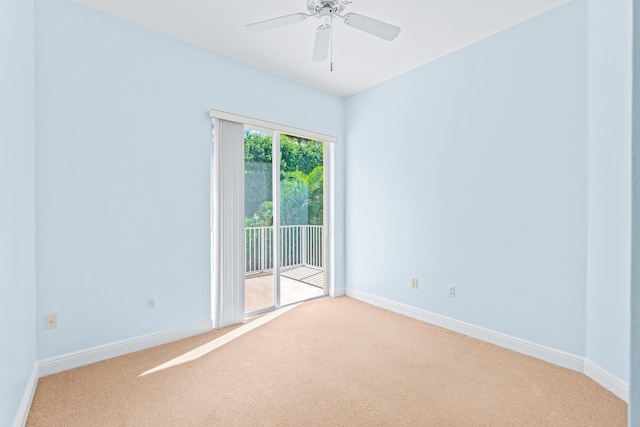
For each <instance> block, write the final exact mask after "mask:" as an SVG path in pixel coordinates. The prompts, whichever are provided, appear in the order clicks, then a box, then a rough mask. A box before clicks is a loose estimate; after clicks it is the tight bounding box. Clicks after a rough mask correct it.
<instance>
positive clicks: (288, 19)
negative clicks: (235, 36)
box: [244, 13, 307, 34]
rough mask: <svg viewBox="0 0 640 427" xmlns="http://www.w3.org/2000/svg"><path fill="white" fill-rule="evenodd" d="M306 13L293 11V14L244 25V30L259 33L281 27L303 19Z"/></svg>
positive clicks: (305, 17)
mask: <svg viewBox="0 0 640 427" xmlns="http://www.w3.org/2000/svg"><path fill="white" fill-rule="evenodd" d="M305 19H307V15H306V14H304V13H294V14H293V15H286V16H281V17H279V18H273V19H267V20H266V21H260V22H256V23H254V24H249V25H245V26H244V28H245V30H247V31H249V32H250V33H254V34H255V33H261V32H262V31H267V30H272V29H274V28H278V27H282V26H283V25H289V24H295V23H296V22H300V21H304V20H305Z"/></svg>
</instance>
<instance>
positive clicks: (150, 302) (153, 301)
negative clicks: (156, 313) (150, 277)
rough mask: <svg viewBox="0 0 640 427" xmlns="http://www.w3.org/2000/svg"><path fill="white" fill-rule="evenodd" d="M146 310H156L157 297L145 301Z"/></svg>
mask: <svg viewBox="0 0 640 427" xmlns="http://www.w3.org/2000/svg"><path fill="white" fill-rule="evenodd" d="M147 308H148V309H149V310H155V309H156V308H158V297H149V299H148V300H147Z"/></svg>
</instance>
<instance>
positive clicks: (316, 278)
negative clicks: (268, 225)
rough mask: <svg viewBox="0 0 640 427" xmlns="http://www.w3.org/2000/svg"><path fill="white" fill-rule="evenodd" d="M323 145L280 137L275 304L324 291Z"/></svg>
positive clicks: (293, 300) (323, 293)
mask: <svg viewBox="0 0 640 427" xmlns="http://www.w3.org/2000/svg"><path fill="white" fill-rule="evenodd" d="M323 162H324V144H323V143H322V142H318V141H311V140H308V139H304V138H299V137H295V136H290V135H280V304H281V305H286V304H290V303H293V302H297V301H302V300H305V299H308V298H313V297H316V296H320V295H325V280H324V267H323V266H324V212H323V205H324V163H323Z"/></svg>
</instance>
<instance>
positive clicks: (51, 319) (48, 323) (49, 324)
mask: <svg viewBox="0 0 640 427" xmlns="http://www.w3.org/2000/svg"><path fill="white" fill-rule="evenodd" d="M44 327H45V329H54V328H57V327H58V315H57V314H47V315H46V316H44Z"/></svg>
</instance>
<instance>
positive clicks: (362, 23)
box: [344, 13, 400, 41]
mask: <svg viewBox="0 0 640 427" xmlns="http://www.w3.org/2000/svg"><path fill="white" fill-rule="evenodd" d="M344 23H345V24H347V25H349V26H351V27H353V28H357V29H358V30H361V31H364V32H365V33H369V34H372V35H374V36H377V37H380V38H381V39H385V40H388V41H391V40H393V39H395V38H396V37H398V34H400V28H398V27H396V26H395V25H391V24H387V23H386V22H382V21H378V20H377V19H373V18H369V17H367V16H362V15H358V14H356V13H347V14H346V15H345V16H344Z"/></svg>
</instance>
